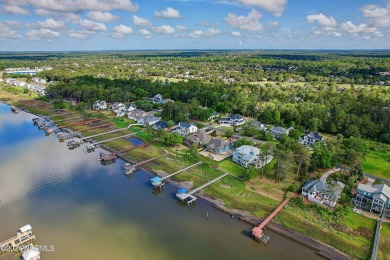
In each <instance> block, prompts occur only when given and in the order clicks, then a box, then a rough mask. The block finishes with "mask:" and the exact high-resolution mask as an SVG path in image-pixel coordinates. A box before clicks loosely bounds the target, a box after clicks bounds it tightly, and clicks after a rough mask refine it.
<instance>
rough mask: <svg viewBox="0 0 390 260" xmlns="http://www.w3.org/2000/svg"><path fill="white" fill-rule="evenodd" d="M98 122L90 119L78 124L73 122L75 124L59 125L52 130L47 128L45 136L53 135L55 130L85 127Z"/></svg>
mask: <svg viewBox="0 0 390 260" xmlns="http://www.w3.org/2000/svg"><path fill="white" fill-rule="evenodd" d="M98 121H100V119H90V120H84V121H79V122H75V123H71V124H67V125H60V126H57V127H54V128H47V129H46V134H47V135H50V134H51V133H53V132H54V131H55V130H57V129H61V128H66V127H69V126H75V125H86V124H91V123H94V122H98Z"/></svg>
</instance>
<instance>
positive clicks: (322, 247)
mask: <svg viewBox="0 0 390 260" xmlns="http://www.w3.org/2000/svg"><path fill="white" fill-rule="evenodd" d="M0 101H1V102H3V103H4V104H7V105H11V104H9V103H8V102H7V100H0ZM18 108H19V107H18ZM19 109H20V110H22V111H24V112H26V113H29V114H32V115H36V116H38V117H45V116H44V115H40V114H36V113H34V112H30V111H29V110H28V107H23V108H19ZM101 148H102V149H104V150H106V151H109V152H116V150H114V149H111V148H109V147H107V146H105V145H102V146H101ZM118 158H119V159H122V160H123V161H125V162H129V163H131V162H134V160H131V159H130V158H128V157H126V156H124V155H118ZM140 168H141V169H143V170H145V171H147V172H149V173H151V174H153V175H156V176H160V177H161V176H164V174H166V175H167V173H166V172H164V171H155V170H153V169H151V168H149V167H147V166H144V165H142V166H140ZM168 182H169V183H171V184H173V185H174V186H176V187H178V188H181V187H182V188H187V189H191V188H192V184H191V182H188V181H178V180H175V179H171V178H169V179H168ZM197 196H198V197H200V198H202V199H204V200H206V201H207V202H209V203H211V205H213V207H215V208H216V209H218V210H220V211H222V212H224V213H226V214H229V215H231V216H232V217H233V216H235V217H237V218H238V219H239V220H241V221H244V222H246V223H248V224H250V225H252V226H257V225H259V224H260V223H261V222H262V220H263V218H257V217H254V216H253V215H251V214H250V213H249V212H247V211H245V210H240V209H229V208H227V207H225V206H224V203H223V201H222V200H221V199H218V198H215V197H211V196H209V195H207V194H205V193H204V191H203V190H202V191H199V192H198V194H197ZM267 229H268V230H271V231H272V232H275V233H277V234H279V235H282V236H284V237H286V238H288V239H291V240H293V241H295V242H297V243H299V244H301V245H303V246H306V247H308V248H310V249H312V250H314V251H315V253H316V254H317V255H319V256H321V257H323V258H325V259H334V260H349V259H354V258H353V257H351V256H348V255H347V254H345V253H343V252H341V251H339V250H338V249H336V248H334V247H332V246H330V245H327V244H325V243H323V242H320V241H318V240H315V239H313V238H311V237H308V236H305V235H303V234H300V233H298V232H296V231H294V230H291V229H288V228H286V227H284V226H282V225H281V224H279V223H277V222H276V221H274V220H272V221H271V222H270V223H269V224H268V225H267V228H266V230H267Z"/></svg>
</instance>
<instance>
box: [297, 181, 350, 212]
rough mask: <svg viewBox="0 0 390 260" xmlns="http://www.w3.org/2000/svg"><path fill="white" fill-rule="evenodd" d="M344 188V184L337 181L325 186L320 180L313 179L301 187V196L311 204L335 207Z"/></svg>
mask: <svg viewBox="0 0 390 260" xmlns="http://www.w3.org/2000/svg"><path fill="white" fill-rule="evenodd" d="M344 187H345V184H344V183H342V182H339V181H337V182H336V181H332V182H331V184H327V183H326V182H323V181H322V180H314V179H313V180H309V181H308V182H306V183H305V184H304V185H303V187H302V193H301V194H302V196H305V197H307V198H308V199H309V201H311V202H314V203H317V204H319V205H323V204H325V205H328V206H330V207H335V206H336V203H337V200H338V199H339V198H340V197H341V193H342V192H343V189H344Z"/></svg>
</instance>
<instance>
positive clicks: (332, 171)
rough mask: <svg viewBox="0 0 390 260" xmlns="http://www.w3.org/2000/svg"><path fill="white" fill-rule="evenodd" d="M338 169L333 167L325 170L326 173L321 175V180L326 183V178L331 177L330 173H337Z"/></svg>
mask: <svg viewBox="0 0 390 260" xmlns="http://www.w3.org/2000/svg"><path fill="white" fill-rule="evenodd" d="M337 171H338V169H336V168H333V169H332V170H329V171H327V172H325V173H324V174H323V175H322V176H321V178H320V180H321V181H323V182H324V183H326V179H327V178H328V177H329V175H331V174H332V173H335V172H337Z"/></svg>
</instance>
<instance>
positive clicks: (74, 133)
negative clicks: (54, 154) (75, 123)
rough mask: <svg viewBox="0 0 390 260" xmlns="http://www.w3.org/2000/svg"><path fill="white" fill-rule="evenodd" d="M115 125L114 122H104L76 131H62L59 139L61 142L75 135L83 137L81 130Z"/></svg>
mask: <svg viewBox="0 0 390 260" xmlns="http://www.w3.org/2000/svg"><path fill="white" fill-rule="evenodd" d="M113 125H114V124H113V123H109V124H104V125H97V126H92V127H88V128H86V129H81V130H79V131H75V132H71V133H67V134H63V133H60V134H58V140H59V141H60V142H63V141H65V140H66V139H70V138H73V137H81V132H84V131H88V130H93V129H97V128H102V127H110V126H113ZM79 140H80V139H79ZM80 144H81V142H80Z"/></svg>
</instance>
